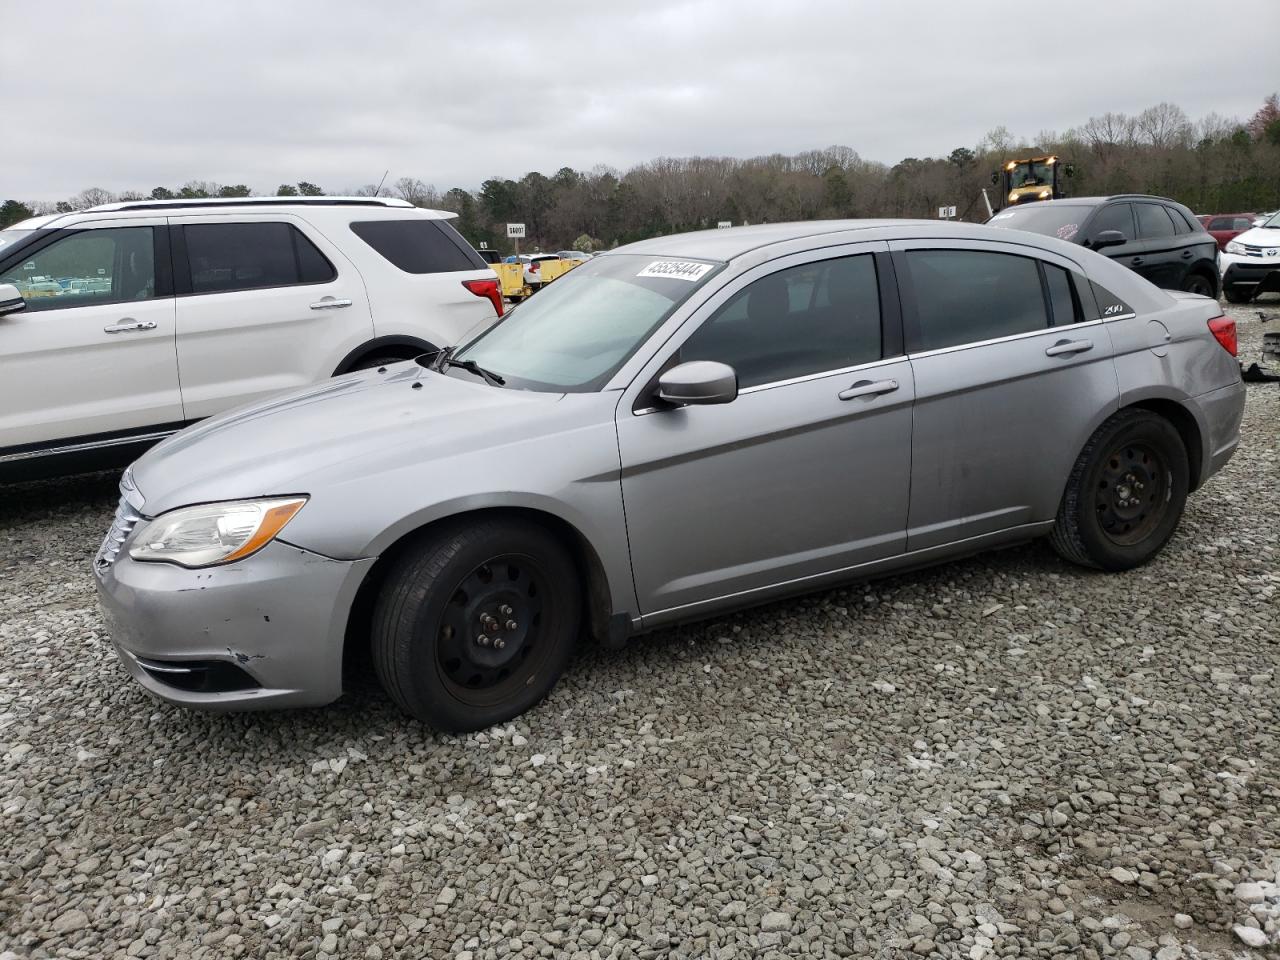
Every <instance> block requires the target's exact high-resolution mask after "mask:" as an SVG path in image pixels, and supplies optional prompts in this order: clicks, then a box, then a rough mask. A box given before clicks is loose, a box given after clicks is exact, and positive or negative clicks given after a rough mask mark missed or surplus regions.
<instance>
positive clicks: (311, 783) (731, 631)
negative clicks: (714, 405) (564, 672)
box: [0, 304, 1280, 960]
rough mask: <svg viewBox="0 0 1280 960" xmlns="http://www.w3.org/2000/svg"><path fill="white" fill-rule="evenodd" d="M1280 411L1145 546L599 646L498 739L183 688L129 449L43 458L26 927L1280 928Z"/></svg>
mask: <svg viewBox="0 0 1280 960" xmlns="http://www.w3.org/2000/svg"><path fill="white" fill-rule="evenodd" d="M1268 307H1270V308H1272V309H1273V310H1274V306H1273V305H1270V304H1269V305H1268ZM1234 313H1235V315H1236V316H1237V317H1238V318H1240V319H1241V320H1242V326H1241V334H1242V342H1243V348H1242V356H1244V357H1246V358H1248V359H1253V358H1256V357H1257V355H1258V350H1259V344H1260V341H1261V328H1260V326H1259V324H1258V323H1257V321H1256V314H1257V311H1256V309H1251V310H1240V309H1237V310H1234ZM1278 425H1280V386H1277V385H1273V384H1268V385H1257V386H1251V387H1250V388H1249V400H1248V410H1247V413H1246V421H1245V442H1244V444H1243V445H1242V448H1241V450H1240V452H1239V453H1238V454H1237V456H1236V458H1235V459H1234V460H1233V461H1232V463H1231V464H1230V465H1229V467H1228V468H1227V469H1226V471H1225V472H1224V473H1223V474H1221V475H1219V476H1218V477H1216V478H1215V479H1214V480H1213V481H1212V482H1211V483H1210V484H1209V485H1208V486H1207V487H1206V488H1205V489H1204V490H1202V491H1201V492H1199V493H1198V494H1197V495H1195V496H1194V497H1193V498H1192V500H1191V502H1190V505H1189V508H1188V511H1187V515H1186V518H1185V520H1184V521H1183V524H1182V526H1181V529H1180V531H1179V533H1178V535H1177V536H1176V537H1175V539H1174V541H1173V542H1172V544H1171V545H1170V546H1169V548H1168V549H1167V550H1166V551H1165V552H1164V554H1163V555H1162V556H1161V557H1160V558H1158V559H1157V560H1156V561H1155V562H1154V563H1152V564H1150V565H1149V566H1147V567H1146V568H1144V569H1141V570H1138V571H1135V572H1132V573H1129V574H1124V575H1118V576H1107V575H1101V574H1093V573H1088V572H1084V571H1081V570H1078V569H1075V568H1073V567H1069V566H1067V565H1066V564H1064V563H1062V562H1060V561H1058V560H1057V559H1056V558H1055V557H1054V556H1053V555H1052V554H1051V553H1050V551H1049V550H1048V549H1047V548H1046V547H1044V546H1043V545H1032V546H1027V547H1023V548H1018V549H1015V550H1008V551H1004V552H1002V553H998V554H993V555H988V556H984V557H979V558H976V559H972V560H966V561H964V562H958V563H952V564H947V565H945V566H941V567H937V568H934V569H932V570H929V571H925V572H922V573H917V574H913V575H910V576H902V577H897V578H894V579H892V580H888V581H882V582H878V583H873V584H871V585H869V586H857V587H852V588H849V589H844V590H837V591H832V592H828V593H823V594H819V595H816V596H813V597H809V598H805V599H801V600H796V601H792V602H788V603H779V604H774V605H772V606H768V607H764V608H761V609H756V610H752V611H748V612H744V613H741V614H737V615H734V616H730V617H726V618H723V619H720V620H716V621H713V622H710V623H706V624H700V625H696V626H693V627H687V628H683V629H679V630H670V631H665V632H662V633H660V634H657V635H655V636H653V637H651V638H648V639H647V640H645V641H642V642H637V643H634V644H632V645H631V646H630V647H629V648H628V649H626V650H624V651H622V652H618V653H608V652H603V651H600V650H595V649H590V650H584V651H583V653H582V654H581V655H580V656H579V657H578V658H577V660H576V662H575V664H574V665H573V667H572V669H571V671H570V673H569V675H568V676H567V677H566V678H565V680H564V681H563V682H562V684H561V685H560V686H559V687H558V689H557V690H556V692H555V693H554V694H553V696H552V697H551V699H550V700H549V701H548V702H547V703H545V704H543V705H542V706H541V707H539V708H538V709H536V710H534V711H533V712H532V713H531V714H529V715H527V716H525V717H523V718H521V719H520V720H519V722H517V723H515V724H513V725H511V726H509V727H507V728H505V729H495V730H492V731H489V732H488V733H484V734H477V735H474V736H469V737H465V738H455V737H446V736H439V735H436V734H433V733H431V732H428V731H426V730H423V729H421V728H420V727H418V726H416V725H415V724H413V723H412V722H408V721H406V720H405V719H403V718H402V717H401V716H399V715H397V713H396V712H395V711H394V710H393V709H391V708H390V707H389V706H388V705H387V704H386V703H384V702H383V701H382V700H381V699H380V697H379V696H378V695H377V694H376V692H374V691H367V692H362V693H357V694H355V695H349V696H348V697H346V698H344V699H343V700H342V701H340V702H339V703H338V704H335V705H333V706H331V707H329V708H326V709H323V710H315V711H307V712H294V713H279V714H249V715H240V716H209V715H201V714H196V713H190V712H185V711H182V710H179V709H176V708H172V707H168V706H163V705H159V704H157V703H155V702H153V701H151V700H150V699H149V698H148V697H147V696H146V695H145V694H144V693H143V692H142V691H141V689H140V688H138V687H137V686H135V685H134V684H132V683H131V682H126V679H125V677H124V674H123V673H122V671H121V670H120V669H119V667H118V666H117V665H116V663H115V662H114V657H113V656H112V654H111V652H110V648H109V645H108V642H107V640H106V638H105V636H104V633H103V629H102V626H101V622H100V620H99V618H98V614H97V612H96V609H95V601H94V596H93V591H92V586H91V575H90V573H89V569H88V564H89V560H90V558H91V556H92V554H93V552H94V550H95V549H96V547H97V545H98V542H99V539H100V538H101V536H102V534H103V532H104V531H105V529H106V527H107V525H108V522H109V519H110V516H111V512H112V509H113V506H114V503H115V499H116V492H115V486H114V485H115V478H114V477H108V476H101V475H99V476H95V477H88V478H79V479H75V480H70V481H63V482H57V483H48V484H32V485H28V486H23V487H15V488H10V489H8V490H7V491H5V493H4V496H3V500H0V957H2V958H3V960H11V958H14V957H23V958H25V957H52V956H58V957H85V958H89V957H92V958H99V957H124V956H139V957H175V958H177V957H181V958H199V957H210V958H213V957H216V958H222V957H242V956H243V957H254V958H259V957H296V956H300V957H315V958H323V957H344V958H345V957H356V958H360V957H367V958H377V957H393V956H401V957H413V958H419V957H446V956H448V957H455V958H473V960H480V958H487V957H503V956H511V957H517V956H520V957H528V956H544V957H551V956H573V957H636V958H649V957H672V958H675V957H686V958H694V957H700V958H701V957H716V958H725V957H756V956H764V957H768V956H795V955H811V956H876V957H903V956H908V955H926V956H935V957H966V958H982V957H991V956H1002V957H1047V956H1063V957H1098V956H1116V957H1121V958H1126V960H1129V958H1131V960H1144V958H1157V960H1170V958H1174V957H1179V956H1187V957H1196V956H1200V957H1232V956H1237V955H1240V954H1244V955H1248V956H1262V955H1265V954H1266V949H1268V948H1264V949H1263V950H1259V951H1254V950H1251V949H1249V948H1248V947H1247V946H1246V944H1251V943H1257V944H1263V943H1265V942H1266V941H1267V940H1268V939H1270V940H1271V941H1280V887H1277V886H1276V881H1277V879H1278V878H1277V871H1280V742H1278V741H1277V737H1276V730H1277V728H1278V726H1280V696H1278V692H1277V691H1278V690H1280V688H1278V686H1277V676H1276V669H1277V660H1278V658H1280V563H1278V562H1277V560H1278V558H1280V543H1278V533H1280V497H1278V496H1277V489H1278V485H1277V479H1278V478H1280V440H1278V436H1277V435H1278V434H1280V426H1278ZM1269 949H1271V950H1273V951H1274V952H1276V953H1280V947H1272V948H1269Z"/></svg>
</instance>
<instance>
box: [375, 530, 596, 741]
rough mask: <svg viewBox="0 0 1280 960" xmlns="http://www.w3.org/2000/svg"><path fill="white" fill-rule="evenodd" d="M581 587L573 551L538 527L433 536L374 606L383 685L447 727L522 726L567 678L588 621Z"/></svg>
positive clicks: (427, 719) (409, 708) (404, 704)
mask: <svg viewBox="0 0 1280 960" xmlns="http://www.w3.org/2000/svg"><path fill="white" fill-rule="evenodd" d="M578 583H579V577H578V572H577V568H576V566H575V564H574V562H573V558H572V557H571V556H570V555H569V552H568V551H567V550H566V549H565V547H564V546H563V545H562V544H561V543H560V542H559V541H558V540H557V539H556V538H555V537H553V536H552V535H551V534H550V533H548V532H547V531H546V530H545V529H543V528H542V527H540V526H538V525H537V524H534V523H530V522H527V521H521V520H508V519H488V520H484V519H482V520H479V521H473V522H468V523H455V524H450V525H448V526H446V527H443V528H441V529H439V530H436V531H433V532H431V533H430V534H429V535H428V536H426V537H425V538H424V539H423V540H421V541H420V542H419V543H418V544H417V545H416V546H415V547H414V548H413V549H412V550H411V551H410V552H409V553H407V554H405V555H404V556H402V557H401V558H400V559H399V561H398V562H397V563H396V565H395V566H394V567H393V568H392V570H391V571H390V572H389V574H388V576H387V579H386V582H385V583H384V584H383V587H382V590H381V592H380V594H379V596H378V600H377V602H376V604H375V606H374V611H373V629H372V647H373V663H374V668H375V669H376V671H377V674H378V679H379V681H380V682H381V683H382V686H383V688H384V689H385V690H386V691H387V694H388V695H389V696H390V697H391V699H392V700H394V701H395V702H396V704H397V705H399V706H400V708H401V709H403V710H404V711H405V712H406V713H409V714H411V715H412V716H414V717H416V718H417V719H419V720H421V721H423V722H424V723H427V724H430V725H431V726H433V727H435V728H437V729H439V730H446V731H450V732H467V731H472V730H481V729H484V728H485V727H490V726H492V725H494V724H496V723H502V722H504V721H506V720H510V719H511V718H512V717H515V716H517V715H519V714H521V713H524V712H525V711H526V710H528V709H529V708H530V707H532V706H534V705H535V704H537V703H538V702H539V701H540V700H542V698H543V697H545V696H546V695H547V694H548V693H550V692H551V689H552V687H554V686H555V684H556V681H557V680H558V679H559V678H560V674H561V673H563V672H564V668H565V665H566V664H567V663H568V660H569V654H570V652H571V651H572V649H573V645H574V641H575V640H576V639H577V636H578V629H579V624H580V622H581V613H582V609H581V608H582V597H581V592H580V590H579V587H578ZM485 616H488V617H492V618H493V619H490V620H487V621H483V620H482V618H483V617H485ZM511 624H515V626H510V625H511ZM500 644H501V645H502V646H501V647H500V646H499V645H500Z"/></svg>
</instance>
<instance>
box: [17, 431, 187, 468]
mask: <svg viewBox="0 0 1280 960" xmlns="http://www.w3.org/2000/svg"><path fill="white" fill-rule="evenodd" d="M177 432H178V431H177V430H161V431H159V432H157V433H135V434H131V435H129V436H127V437H112V438H111V439H110V440H90V441H88V442H87V443H69V444H66V445H64V446H61V447H41V448H40V449H38V450H24V451H22V452H21V453H7V454H3V455H0V463H16V462H18V461H20V460H34V459H36V458H37V457H54V456H58V455H59V454H63V453H83V452H85V451H88V450H104V449H106V448H108V447H120V446H124V445H126V444H130V443H146V442H147V441H148V440H163V439H164V438H165V437H171V436H173V435H174V434H175V433H177Z"/></svg>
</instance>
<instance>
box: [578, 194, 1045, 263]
mask: <svg viewBox="0 0 1280 960" xmlns="http://www.w3.org/2000/svg"><path fill="white" fill-rule="evenodd" d="M1046 202H1047V201H1046ZM1028 206H1030V204H1028ZM992 231H997V233H995V234H993V232H992ZM1009 232H1010V231H1008V230H1006V229H1004V228H1002V227H989V226H987V225H985V224H978V223H962V222H959V221H954V220H804V221H800V222H795V223H767V224H758V225H753V226H749V227H725V228H721V229H711V230H697V231H694V232H692V233H678V234H673V235H671V236H666V237H654V238H652V239H649V240H640V241H638V242H636V243H631V244H628V245H627V246H625V247H618V248H617V249H616V250H609V251H607V252H605V253H604V254H603V256H606V257H609V256H613V255H615V254H619V253H622V254H642V255H648V256H662V257H691V258H694V259H698V260H718V261H722V262H724V261H729V260H733V259H735V258H737V257H741V256H744V255H745V254H748V253H751V252H753V251H756V250H760V249H762V248H766V247H771V246H775V245H780V244H790V243H792V242H794V241H806V240H807V241H815V240H820V239H821V238H822V237H824V236H829V235H830V236H832V237H833V242H839V243H858V242H861V241H871V240H907V239H938V240H944V239H946V240H1006V241H1007V240H1008V237H1009ZM836 234H843V235H844V236H841V237H839V239H838V240H837V239H835V237H834V235H836ZM1018 242H1019V243H1022V244H1026V245H1032V246H1039V247H1043V248H1044V249H1046V250H1050V251H1053V252H1057V253H1061V252H1062V249H1063V247H1065V246H1068V245H1066V244H1063V241H1060V240H1057V239H1055V238H1052V237H1044V236H1041V235H1040V234H1033V233H1023V232H1021V231H1019V240H1018ZM1059 245H1062V246H1059Z"/></svg>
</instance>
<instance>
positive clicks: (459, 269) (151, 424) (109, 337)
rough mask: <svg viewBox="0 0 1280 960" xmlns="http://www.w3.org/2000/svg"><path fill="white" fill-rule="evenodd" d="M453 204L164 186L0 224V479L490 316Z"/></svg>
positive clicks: (484, 278) (484, 274) (409, 353)
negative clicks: (214, 196)
mask: <svg viewBox="0 0 1280 960" xmlns="http://www.w3.org/2000/svg"><path fill="white" fill-rule="evenodd" d="M453 216H454V215H453V214H451V213H445V212H441V211H436V210H421V209H418V208H415V207H413V206H412V205H410V204H408V203H405V202H404V201H402V200H383V199H371V198H361V197H351V198H345V197H316V198H307V199H298V198H295V197H285V198H261V199H257V198H247V199H235V200H192V201H167V200H162V201H145V202H137V203H132V202H130V203H113V204H106V205H104V206H99V207H93V208H92V209H90V210H84V211H81V212H78V213H68V214H56V215H52V216H47V217H37V218H35V219H32V220H26V221H24V222H22V223H19V224H17V225H15V226H13V227H10V228H9V229H7V230H0V365H2V366H0V369H2V373H0V479H16V478H19V477H24V476H39V475H48V474H52V473H58V472H68V471H69V470H72V469H83V468H87V467H91V466H95V465H97V464H99V463H101V464H102V465H107V464H108V463H114V462H119V461H120V460H121V457H122V456H123V455H125V454H136V453H137V452H138V448H139V447H140V446H142V445H144V444H148V443H154V442H155V441H157V440H159V439H160V438H162V437H164V436H167V435H168V434H170V433H173V432H174V431H176V430H179V429H181V428H182V427H183V426H185V425H186V424H189V423H191V422H192V421H195V420H200V419H202V418H204V417H207V416H210V415H211V414H215V413H219V412H221V411H223V410H225V409H227V408H229V407H233V406H237V405H239V404H242V403H248V402H250V401H253V400H257V399H259V398H261V397H263V396H266V395H268V394H271V393H275V392H278V391H281V390H287V389H290V388H294V387H298V386H302V385H305V384H309V383H313V382H315V381H318V380H323V379H324V378H326V377H330V376H333V375H335V374H340V373H346V372H348V371H351V370H358V369H362V368H365V367H370V366H379V365H381V364H384V363H387V362H393V361H396V360H404V359H409V358H412V357H414V356H417V355H419V354H421V353H424V352H427V351H433V350H436V349H437V348H439V347H443V346H446V345H449V344H455V343H458V342H459V341H460V340H462V339H463V338H464V335H465V334H466V333H468V331H471V330H473V329H481V328H483V327H485V326H488V325H489V324H492V323H493V322H494V321H495V320H496V319H497V318H498V317H499V316H501V315H502V309H503V306H502V295H501V290H500V289H499V287H498V282H497V279H496V277H495V275H494V273H493V271H492V270H491V269H490V268H489V266H488V264H486V263H485V262H484V261H483V260H481V259H480V256H479V255H478V254H477V253H476V252H475V250H474V249H472V247H471V246H470V244H468V243H467V241H466V240H464V239H463V238H462V237H461V236H460V235H459V234H458V232H457V231H456V230H454V229H453V227H452V226H451V225H450V224H449V222H448V221H449V219H450V218H452V217H453ZM126 459H127V457H126Z"/></svg>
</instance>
